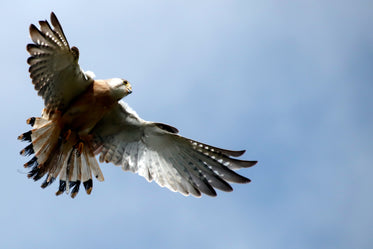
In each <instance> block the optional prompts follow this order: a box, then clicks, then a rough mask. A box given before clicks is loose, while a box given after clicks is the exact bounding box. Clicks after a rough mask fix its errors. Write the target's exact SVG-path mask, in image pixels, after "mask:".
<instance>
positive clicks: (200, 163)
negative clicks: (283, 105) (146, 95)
mask: <svg viewBox="0 0 373 249" xmlns="http://www.w3.org/2000/svg"><path fill="white" fill-rule="evenodd" d="M92 135H93V144H92V147H93V149H94V150H95V151H96V153H99V154H100V160H101V161H105V162H113V163H114V164H115V165H120V166H122V168H123V170H130V171H132V172H134V173H138V174H139V175H141V176H143V177H145V178H146V179H147V180H148V181H152V180H154V181H155V182H156V183H157V184H158V185H160V186H162V187H167V188H168V189H170V190H172V191H177V192H180V193H182V194H184V195H189V194H192V195H194V196H197V197H199V196H201V193H204V194H206V195H210V196H216V191H215V188H216V189H219V190H222V191H232V190H233V189H232V187H231V186H230V184H229V183H228V182H234V183H248V182H250V180H249V179H248V178H246V177H244V176H241V175H239V174H237V173H236V172H234V171H233V170H236V169H240V168H246V167H250V166H253V165H255V163H256V161H244V160H238V159H235V158H231V157H232V156H233V157H237V156H240V155H242V154H243V153H244V152H245V151H232V150H225V149H220V148H217V147H213V146H210V145H207V144H203V143H200V142H197V141H194V140H191V139H188V138H184V137H182V136H180V135H178V134H177V129H176V128H173V127H171V126H168V125H164V124H160V123H153V122H148V121H145V120H142V119H141V118H140V117H138V116H137V114H136V113H135V112H133V111H132V110H131V109H130V108H129V107H128V106H127V105H126V104H125V103H123V102H120V103H119V104H118V105H117V107H116V108H114V110H113V111H111V112H110V113H108V114H107V115H106V116H105V117H104V118H103V119H102V120H101V121H100V122H99V123H98V124H97V126H96V127H95V128H94V129H93V131H92Z"/></svg>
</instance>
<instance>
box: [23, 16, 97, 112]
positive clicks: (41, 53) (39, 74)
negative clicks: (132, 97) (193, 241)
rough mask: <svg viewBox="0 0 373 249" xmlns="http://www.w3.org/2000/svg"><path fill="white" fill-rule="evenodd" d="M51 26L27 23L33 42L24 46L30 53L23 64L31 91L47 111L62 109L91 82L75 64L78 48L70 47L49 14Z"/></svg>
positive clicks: (54, 19) (42, 22)
mask: <svg viewBox="0 0 373 249" xmlns="http://www.w3.org/2000/svg"><path fill="white" fill-rule="evenodd" d="M51 22H52V25H53V28H52V27H51V26H50V25H49V23H48V22H47V21H39V24H40V30H39V29H38V28H37V27H36V26H35V25H33V24H31V25H30V37H31V40H32V41H33V42H34V43H33V44H28V45H27V47H26V49H27V51H28V52H29V53H30V57H29V58H28V59H27V63H28V64H29V65H30V68H29V72H30V77H31V79H32V83H33V84H34V86H35V90H36V91H38V94H39V95H40V96H42V97H43V99H44V104H45V107H46V111H47V113H50V112H52V111H55V110H59V111H62V112H63V111H64V110H65V109H66V108H67V106H69V103H70V102H71V101H72V100H73V99H74V98H75V97H76V96H78V95H80V94H81V93H82V92H83V91H84V90H85V89H87V87H88V86H89V85H90V84H91V83H92V82H93V79H92V78H90V77H89V76H88V75H86V74H85V73H84V72H83V71H82V70H81V68H80V66H79V64H78V60H79V50H78V49H77V48H76V47H72V48H70V46H69V43H68V42H67V39H66V37H65V34H64V33H63V30H62V27H61V25H60V23H59V21H58V19H57V17H56V16H55V14H54V13H53V12H52V13H51Z"/></svg>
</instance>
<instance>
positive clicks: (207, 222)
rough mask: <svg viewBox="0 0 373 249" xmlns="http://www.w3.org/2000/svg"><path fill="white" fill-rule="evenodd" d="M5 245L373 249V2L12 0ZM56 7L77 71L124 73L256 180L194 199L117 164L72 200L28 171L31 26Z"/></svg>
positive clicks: (152, 111)
mask: <svg viewBox="0 0 373 249" xmlns="http://www.w3.org/2000/svg"><path fill="white" fill-rule="evenodd" d="M1 6H2V7H1V9H2V14H1V16H0V21H1V24H2V35H1V40H0V45H1V48H2V56H1V58H2V60H1V61H0V63H1V67H0V72H1V75H2V78H3V79H2V83H1V87H2V90H1V91H0V99H1V107H0V108H1V114H2V122H0V128H1V129H0V131H1V137H2V141H1V142H2V146H1V148H2V150H1V156H2V172H1V175H2V180H1V181H0V191H1V192H0V193H1V196H2V202H1V203H2V204H1V205H0V234H1V237H0V247H1V248H66V247H69V248H125V247H127V248H255V249H268V248H286V249H289V248H310V249H311V248H312V249H313V248H340V249H344V248H372V247H373V237H372V234H373V227H372V223H373V213H372V210H373V194H372V190H373V181H372V175H373V169H372V166H373V164H372V159H373V130H372V127H373V98H372V93H373V32H372V25H373V3H372V2H371V1H321V0H319V1H268V0H265V1H188V2H186V1H171V0H170V1H110V0H107V1H104V3H103V2H102V1H93V0H92V1H89V4H88V2H77V1H58V2H55V3H53V2H52V1H45V2H43V1H28V2H27V3H25V1H17V0H14V1H6V2H4V3H2V4H1ZM52 10H53V11H55V13H56V14H57V16H58V18H59V19H60V21H61V23H62V26H63V28H64V31H65V34H66V35H67V38H68V40H69V42H70V45H75V46H77V47H78V48H79V49H80V56H81V57H80V65H81V67H82V68H83V69H85V70H92V71H93V72H95V74H96V76H97V78H111V77H123V78H126V79H128V80H129V81H130V82H131V83H132V86H133V90H134V92H133V94H131V95H130V96H129V97H127V98H126V102H127V103H129V105H130V106H131V107H132V108H133V109H135V110H136V111H137V112H138V114H139V115H140V116H141V117H142V118H144V119H146V120H154V121H159V122H164V123H169V124H171V125H173V126H175V127H177V128H179V130H180V131H181V134H182V135H184V136H187V137H190V138H193V139H196V140H199V141H201V142H205V143H208V144H212V145H215V146H220V147H223V148H227V149H246V150H247V152H246V154H245V155H244V157H243V158H244V159H248V160H258V161H259V163H258V165H257V166H255V167H253V168H249V169H245V170H241V171H240V173H242V174H243V175H245V176H247V177H249V178H251V179H252V183H250V184H248V185H238V184H235V185H233V188H234V189H235V190H234V192H232V193H224V192H219V193H218V197H217V198H210V197H207V196H204V197H203V198H200V199H197V198H193V197H187V198H186V197H184V196H182V195H180V194H177V193H173V192H171V191H168V190H167V189H164V188H160V187H158V186H157V185H156V184H155V183H150V184H149V183H147V182H146V180H145V179H143V178H142V177H139V176H137V175H135V174H132V173H126V172H123V171H122V170H121V169H120V168H117V167H115V166H112V165H106V164H103V165H102V167H101V168H102V170H103V173H104V176H105V179H106V180H105V181H104V182H103V183H98V182H97V181H96V182H94V189H93V192H92V194H91V195H90V196H87V195H86V194H85V193H84V191H81V192H80V193H79V195H78V196H77V197H76V198H75V199H74V200H72V199H71V198H70V197H69V196H67V195H63V196H60V197H55V196H54V193H55V191H56V189H57V187H58V184H56V183H55V184H53V185H52V186H51V187H48V188H47V189H45V190H42V189H41V188H40V187H39V186H40V184H41V182H37V183H34V182H33V181H31V180H28V179H27V177H26V173H27V171H26V170H25V169H23V166H22V165H23V164H24V163H25V162H26V160H27V159H25V158H23V157H21V156H19V154H18V152H19V151H20V150H21V149H22V148H23V147H24V146H25V145H26V144H23V143H20V142H19V141H17V140H16V137H17V136H18V135H19V134H20V133H22V132H24V131H27V129H28V128H29V127H27V126H26V124H25V120H26V119H27V118H28V117H30V116H37V115H39V114H40V111H41V109H42V107H43V105H42V104H43V103H42V100H41V98H40V97H38V96H37V94H36V92H35V91H34V90H33V86H32V84H31V81H30V79H29V76H28V72H27V70H28V66H27V64H26V58H27V56H28V55H27V53H26V50H25V46H26V44H27V43H29V42H30V39H29V35H28V27H29V25H30V23H37V21H38V20H40V19H49V14H50V11H52Z"/></svg>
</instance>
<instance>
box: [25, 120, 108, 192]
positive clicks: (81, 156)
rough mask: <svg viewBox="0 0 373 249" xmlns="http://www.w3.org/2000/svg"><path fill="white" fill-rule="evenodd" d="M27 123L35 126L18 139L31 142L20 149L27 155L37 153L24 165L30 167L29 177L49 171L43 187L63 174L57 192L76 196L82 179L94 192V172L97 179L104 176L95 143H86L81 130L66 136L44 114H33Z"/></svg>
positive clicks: (86, 187)
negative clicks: (80, 136)
mask: <svg viewBox="0 0 373 249" xmlns="http://www.w3.org/2000/svg"><path fill="white" fill-rule="evenodd" d="M27 123H28V124H30V125H31V126H32V127H33V129H32V130H30V131H28V132H25V133H23V134H22V135H20V136H19V137H18V139H19V140H22V141H27V142H30V144H29V145H28V146H27V147H26V148H25V149H23V150H22V151H21V152H20V153H21V155H25V156H28V155H32V154H34V156H33V157H32V159H31V160H30V161H28V162H27V163H25V164H24V167H26V168H30V172H29V173H28V177H29V178H32V179H33V180H34V181H37V180H39V179H41V178H42V177H43V176H45V175H46V177H45V180H44V182H43V183H42V185H41V187H42V188H46V187H47V186H49V185H51V184H52V183H53V182H54V180H55V179H57V178H59V187H58V191H57V192H56V195H60V194H62V193H63V192H66V193H70V195H71V197H72V198H74V197H75V196H76V195H77V194H78V192H79V189H80V185H81V183H83V186H84V188H85V190H86V192H87V194H90V193H91V191H92V187H93V181H92V173H93V175H94V176H95V177H96V178H97V180H99V181H103V180H104V177H103V174H102V172H101V169H100V167H99V165H98V163H97V160H96V158H95V155H94V153H93V151H92V149H91V147H90V146H89V145H88V144H84V143H83V142H82V141H81V140H80V139H79V137H78V136H77V134H75V133H72V134H71V135H69V136H68V137H65V136H64V132H63V131H61V129H60V126H59V125H57V123H56V122H55V121H53V120H48V119H46V118H44V117H42V118H29V119H28V120H27Z"/></svg>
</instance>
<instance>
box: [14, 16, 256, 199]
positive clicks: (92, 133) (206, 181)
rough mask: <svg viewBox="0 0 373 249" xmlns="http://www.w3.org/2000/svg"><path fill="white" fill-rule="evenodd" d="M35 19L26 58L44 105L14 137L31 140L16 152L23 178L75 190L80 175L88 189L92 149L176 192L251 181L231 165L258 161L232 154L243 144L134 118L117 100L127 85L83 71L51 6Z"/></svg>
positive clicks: (93, 168)
mask: <svg viewBox="0 0 373 249" xmlns="http://www.w3.org/2000/svg"><path fill="white" fill-rule="evenodd" d="M39 24H40V28H39V29H38V28H37V27H36V26H35V25H33V24H31V26H30V36H31V39H32V41H33V43H31V44H28V45H27V51H28V52H29V53H30V55H31V56H30V57H29V58H28V60H27V63H28V64H29V65H30V68H29V72H30V77H31V79H32V83H33V84H34V86H35V90H36V91H37V92H38V95H40V96H41V97H42V98H43V99H44V105H45V108H44V109H43V111H42V115H41V117H32V118H29V119H28V120H27V123H28V124H30V125H31V126H32V130H30V131H28V132H26V133H24V134H22V135H20V136H19V137H18V139H20V140H23V141H28V142H30V145H28V146H27V147H26V148H25V149H23V150H22V151H21V154H22V155H31V154H34V156H33V157H32V159H31V160H30V161H29V162H27V163H25V165H24V166H25V167H26V168H29V169H30V171H29V173H28V177H29V178H32V179H34V180H35V181H37V180H39V179H41V178H42V177H45V180H44V182H43V183H42V185H41V187H42V188H45V187H47V186H49V185H50V184H51V183H52V182H53V181H54V180H55V179H56V178H59V187H58V191H57V192H56V195H60V194H62V193H63V192H66V193H70V194H71V197H73V198H74V197H75V196H76V195H77V193H78V191H79V187H80V184H81V183H83V186H84V188H85V190H86V192H87V193H88V194H90V193H91V191H92V187H93V181H92V175H93V176H94V177H95V178H96V179H97V180H98V181H103V180H104V176H103V174H102V172H101V169H100V166H99V164H98V162H97V160H96V157H95V156H96V155H99V161H100V162H107V163H108V162H112V163H114V164H115V165H120V166H121V167H122V169H123V170H125V171H132V172H134V173H138V174H139V175H141V176H143V177H145V178H146V179H147V180H148V181H149V182H150V181H152V180H154V181H155V182H156V183H157V184H159V185H160V186H161V187H167V188H168V189H170V190H172V191H175V192H180V193H181V194H183V195H189V194H191V195H194V196H196V197H199V196H201V193H204V194H206V195H210V196H216V191H215V189H220V190H222V191H232V190H233V189H232V187H231V186H230V185H229V183H228V182H233V183H248V182H250V180H249V179H248V178H246V177H244V176H241V175H239V174H237V173H236V172H235V171H234V170H236V169H240V168H246V167H250V166H253V165H255V164H256V163H257V161H244V160H238V159H234V158H233V157H239V156H241V155H242V154H243V153H244V152H245V151H244V150H241V151H232V150H225V149H220V148H217V147H213V146H210V145H207V144H203V143H200V142H197V141H194V140H191V139H188V138H185V137H182V136H180V135H178V130H177V129H176V128H174V127H172V126H170V125H167V124H162V123H156V122H149V121H145V120H143V119H141V118H140V117H139V116H138V115H137V114H136V112H134V111H133V110H132V109H131V108H130V107H129V106H128V105H127V104H125V103H124V102H122V101H120V100H121V99H122V98H123V97H125V96H126V95H128V94H130V93H131V92H132V88H131V85H130V83H129V82H128V81H127V80H124V79H121V78H113V79H108V80H95V79H94V75H93V73H91V72H84V71H82V69H81V68H80V66H79V64H78V59H79V50H78V48H76V47H71V48H70V46H69V43H68V41H67V39H66V37H65V35H64V32H63V30H62V27H61V25H60V23H59V21H58V19H57V17H56V15H55V14H54V13H53V12H52V13H51V24H52V26H53V27H52V26H50V24H49V23H48V21H40V22H39Z"/></svg>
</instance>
